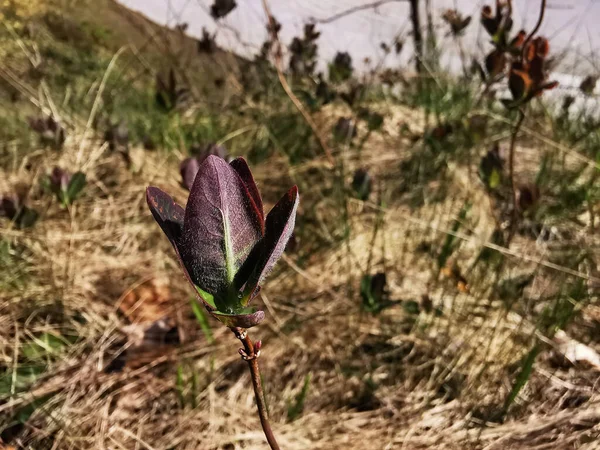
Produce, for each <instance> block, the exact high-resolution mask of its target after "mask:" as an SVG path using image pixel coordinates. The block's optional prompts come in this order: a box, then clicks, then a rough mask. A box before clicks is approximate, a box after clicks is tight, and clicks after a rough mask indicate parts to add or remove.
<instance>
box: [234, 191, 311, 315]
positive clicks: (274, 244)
mask: <svg viewBox="0 0 600 450" xmlns="http://www.w3.org/2000/svg"><path fill="white" fill-rule="evenodd" d="M299 201H300V197H299V196H298V187H297V186H294V187H292V188H291V189H290V190H289V191H288V192H287V193H286V194H285V195H284V196H283V197H282V198H281V199H280V200H279V202H277V204H276V205H275V206H274V207H273V209H272V210H271V211H270V212H269V214H268V215H267V221H266V231H265V237H264V238H263V239H262V241H261V242H260V244H259V246H257V248H259V249H260V252H259V256H258V257H257V260H256V266H255V268H254V272H253V273H252V275H251V276H250V278H249V280H248V282H247V283H246V286H245V289H244V290H245V295H244V302H246V304H247V303H248V302H249V301H250V300H252V299H253V298H254V297H256V295H257V294H258V291H257V287H259V286H260V285H261V284H262V282H263V281H264V279H265V277H266V276H267V275H268V274H269V272H270V271H271V270H272V269H273V266H274V265H275V263H276V262H277V260H278V259H279V258H280V257H281V255H282V253H283V251H284V250H285V246H286V244H287V242H288V240H289V239H290V236H291V235H292V232H293V231H294V224H295V221H296V210H297V209H298V202H299ZM249 259H250V258H249Z"/></svg>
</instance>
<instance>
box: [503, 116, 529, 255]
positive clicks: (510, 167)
mask: <svg viewBox="0 0 600 450" xmlns="http://www.w3.org/2000/svg"><path fill="white" fill-rule="evenodd" d="M518 113H519V118H518V119H517V123H516V124H515V128H514V129H513V132H512V135H511V137H510V150H509V154H508V174H509V177H510V188H511V190H512V204H513V209H512V220H511V224H510V232H509V235H508V239H507V242H506V246H507V247H509V246H510V241H511V240H512V238H513V236H514V234H515V231H516V226H517V220H518V208H517V203H518V198H517V186H516V183H515V145H516V142H517V135H518V134H519V130H520V129H521V125H522V124H523V120H524V119H525V113H524V112H523V110H522V109H519V111H518Z"/></svg>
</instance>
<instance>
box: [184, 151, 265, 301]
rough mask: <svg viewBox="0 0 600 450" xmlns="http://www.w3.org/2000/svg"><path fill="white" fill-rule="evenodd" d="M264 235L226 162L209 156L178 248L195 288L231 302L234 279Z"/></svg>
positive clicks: (194, 190) (242, 186)
mask: <svg viewBox="0 0 600 450" xmlns="http://www.w3.org/2000/svg"><path fill="white" fill-rule="evenodd" d="M261 235H262V233H261V218H260V216H259V214H258V212H257V209H256V207H255V206H254V204H253V202H252V201H251V197H249V195H248V191H247V189H246V186H245V184H244V183H243V181H242V179H241V178H240V176H239V175H238V174H237V172H236V171H235V170H234V169H233V168H232V167H231V166H230V165H229V164H227V162H226V161H225V160H224V159H222V158H219V157H217V156H214V155H210V156H208V158H206V160H205V161H204V162H203V163H202V164H201V165H200V170H199V171H198V174H197V175H196V180H195V181H194V185H193V186H192V189H191V192H190V197H189V200H188V204H187V207H186V210H185V218H184V225H183V237H182V243H181V245H180V251H181V256H182V260H183V262H184V263H185V266H186V267H187V269H188V271H189V273H190V276H191V278H192V280H193V281H194V283H195V284H196V285H197V286H198V287H199V288H200V289H202V290H204V291H206V292H208V293H211V294H213V295H214V296H215V302H216V303H217V302H219V301H225V302H226V303H229V301H228V300H230V295H231V286H232V282H233V280H234V277H235V274H236V272H237V271H238V270H239V268H240V266H241V265H242V263H243V262H244V261H245V260H246V258H247V257H248V255H249V253H250V251H251V250H252V249H253V248H254V246H255V245H256V243H257V242H258V241H259V240H260V238H261Z"/></svg>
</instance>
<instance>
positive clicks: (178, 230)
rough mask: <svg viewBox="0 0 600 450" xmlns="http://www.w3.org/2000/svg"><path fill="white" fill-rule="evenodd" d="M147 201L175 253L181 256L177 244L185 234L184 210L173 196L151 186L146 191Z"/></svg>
mask: <svg viewBox="0 0 600 450" xmlns="http://www.w3.org/2000/svg"><path fill="white" fill-rule="evenodd" d="M146 201H147V202H148V206H149V207H150V212H152V215H153V216H154V220H156V222H157V223H158V225H160V228H161V229H162V230H163V232H164V233H165V234H166V235H167V237H168V238H169V241H171V244H173V247H174V248H175V251H176V252H177V253H178V254H179V248H178V247H177V243H178V242H179V240H180V239H181V236H182V234H183V218H184V214H185V212H184V210H183V208H182V207H181V206H179V205H178V204H177V203H175V201H174V200H173V198H171V196H170V195H169V194H167V193H165V192H163V191H161V190H160V189H159V188H157V187H154V186H150V187H148V188H147V189H146Z"/></svg>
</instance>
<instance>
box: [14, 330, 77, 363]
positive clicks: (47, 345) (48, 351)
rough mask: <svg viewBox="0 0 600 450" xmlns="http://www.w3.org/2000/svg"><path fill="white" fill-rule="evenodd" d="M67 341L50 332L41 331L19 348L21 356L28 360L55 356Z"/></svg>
mask: <svg viewBox="0 0 600 450" xmlns="http://www.w3.org/2000/svg"><path fill="white" fill-rule="evenodd" d="M66 345H67V343H66V342H65V341H64V340H63V339H61V338H59V337H58V336H56V335H54V334H52V333H42V334H41V335H40V336H39V337H36V338H34V339H33V340H31V341H29V342H27V343H26V344H25V345H23V347H22V348H21V353H22V354H23V356H24V357H25V358H27V359H29V360H30V361H35V360H38V359H46V358H48V357H51V356H56V355H57V354H59V353H60V352H61V351H62V350H63V349H64V348H65V347H66Z"/></svg>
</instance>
